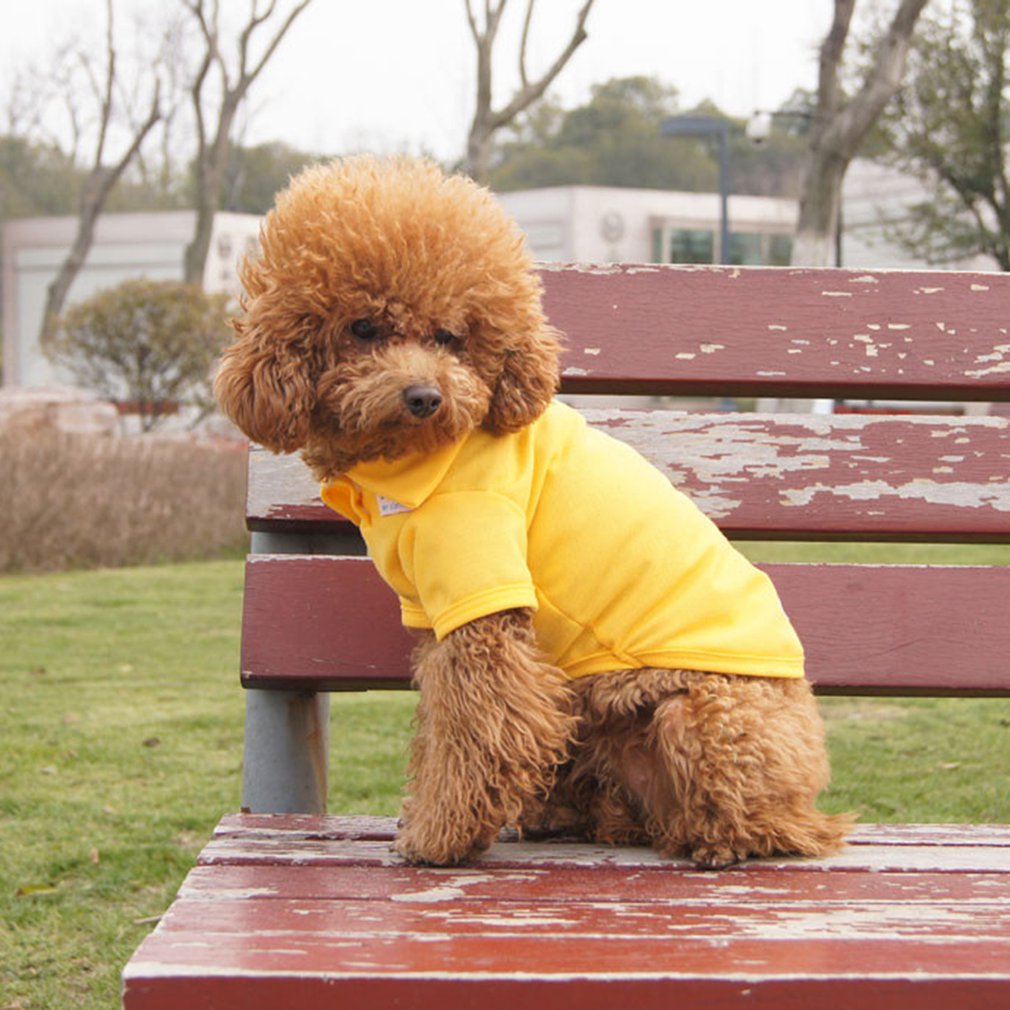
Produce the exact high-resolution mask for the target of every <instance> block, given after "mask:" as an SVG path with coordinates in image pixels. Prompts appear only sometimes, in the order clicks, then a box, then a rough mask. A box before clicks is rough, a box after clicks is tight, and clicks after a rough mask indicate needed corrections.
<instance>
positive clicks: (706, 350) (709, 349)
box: [699, 344, 726, 354]
mask: <svg viewBox="0 0 1010 1010" xmlns="http://www.w3.org/2000/svg"><path fill="white" fill-rule="evenodd" d="M699 349H700V351H701V353H702V354H715V352H716V351H725V350H726V345H725V344H702V345H701V347H700V348H699Z"/></svg>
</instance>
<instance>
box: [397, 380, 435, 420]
mask: <svg viewBox="0 0 1010 1010" xmlns="http://www.w3.org/2000/svg"><path fill="white" fill-rule="evenodd" d="M403 399H404V401H405V402H406V404H407V410H409V411H410V412H411V413H412V414H413V415H414V417H418V418H422V419H423V418H425V417H431V415H432V414H434V413H435V411H436V410H438V408H439V407H441V406H442V391H441V390H440V389H438V387H437V386H408V387H407V388H406V389H405V390H404V391H403Z"/></svg>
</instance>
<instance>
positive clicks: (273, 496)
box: [247, 410, 1010, 542]
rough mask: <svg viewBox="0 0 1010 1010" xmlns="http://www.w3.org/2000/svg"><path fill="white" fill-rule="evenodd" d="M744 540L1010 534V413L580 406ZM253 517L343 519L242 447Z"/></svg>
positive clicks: (293, 463)
mask: <svg viewBox="0 0 1010 1010" xmlns="http://www.w3.org/2000/svg"><path fill="white" fill-rule="evenodd" d="M584 413H585V414H586V416H587V418H588V419H589V421H590V423H591V424H594V425H596V426H598V427H600V428H602V429H604V430H606V431H608V432H610V433H611V434H612V435H614V436H615V437H616V438H618V439H621V440H622V441H625V442H627V443H628V444H630V445H632V446H633V447H634V448H635V449H637V450H638V451H639V452H640V453H642V455H643V456H645V457H646V458H647V459H649V460H650V461H651V462H652V463H653V464H655V465H656V466H657V467H659V469H660V470H662V471H663V472H664V473H665V474H666V475H667V476H668V477H669V479H670V481H671V482H672V483H673V484H675V485H676V486H677V487H679V488H681V489H682V490H684V491H685V492H686V493H687V494H689V495H690V496H691V497H692V498H693V499H694V501H696V502H697V504H698V505H699V507H700V508H701V509H702V510H703V511H705V512H706V513H707V514H708V515H709V516H710V517H711V518H712V519H714V520H715V521H716V523H717V524H718V525H719V526H720V527H721V528H722V529H723V531H724V532H725V533H726V534H727V535H728V536H731V537H736V538H746V539H771V538H776V539H796V540H801V539H818V540H822V539H823V540H839V539H849V540H891V541H922V540H928V541H931V542H941V541H947V542H950V541H962V542H963V541H973V540H974V541H979V542H1010V481H1008V479H1007V475H1008V472H1010V418H1008V417H963V418H956V419H952V418H931V417H876V416H857V415H846V416H828V417H825V416H816V415H810V414H804V415H800V414H795V415H788V416H786V415H778V416H764V415H758V414H720V415H711V414H677V413H673V412H670V411H658V410H657V411H620V410H587V411H585V412H584ZM250 473H251V480H250V484H249V489H250V497H249V503H248V510H247V515H248V520H249V525H250V528H251V529H253V530H256V531H263V532H267V531H273V530H284V529H291V528H299V527H301V528H302V529H305V530H307V529H309V528H312V529H315V530H325V529H327V528H333V527H338V526H341V525H344V522H343V520H342V519H341V517H340V516H338V515H336V513H334V512H333V511H332V510H330V509H329V508H327V507H326V506H325V505H324V504H323V503H322V502H321V501H320V500H319V495H318V488H317V486H316V484H315V482H314V481H313V480H312V478H311V476H310V475H309V473H308V471H307V470H306V469H305V467H304V466H302V464H301V463H300V462H299V461H298V460H297V459H292V458H290V457H278V456H273V455H271V454H270V453H266V452H263V451H256V452H254V453H253V454H252V456H251V459H250Z"/></svg>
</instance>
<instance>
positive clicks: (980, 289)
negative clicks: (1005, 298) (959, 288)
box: [971, 284, 989, 291]
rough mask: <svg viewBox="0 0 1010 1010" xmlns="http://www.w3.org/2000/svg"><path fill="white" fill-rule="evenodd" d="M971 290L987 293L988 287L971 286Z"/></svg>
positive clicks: (986, 285) (980, 285) (981, 285)
mask: <svg viewBox="0 0 1010 1010" xmlns="http://www.w3.org/2000/svg"><path fill="white" fill-rule="evenodd" d="M971 290H972V291H988V290H989V285H988V284H972V286H971Z"/></svg>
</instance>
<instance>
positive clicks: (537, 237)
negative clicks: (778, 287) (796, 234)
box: [500, 186, 797, 265]
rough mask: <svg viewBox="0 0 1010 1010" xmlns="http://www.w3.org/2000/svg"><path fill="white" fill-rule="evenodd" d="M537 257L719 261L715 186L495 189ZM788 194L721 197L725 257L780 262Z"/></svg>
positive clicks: (788, 225)
mask: <svg viewBox="0 0 1010 1010" xmlns="http://www.w3.org/2000/svg"><path fill="white" fill-rule="evenodd" d="M500 199H501V202H502V203H503V204H504V205H505V208H506V209H507V210H508V211H509V213H510V214H512V216H513V217H514V218H515V219H516V220H517V221H518V222H519V225H520V227H521V228H522V229H523V230H524V231H525V232H526V235H527V240H528V242H529V246H530V249H531V251H532V253H533V255H534V256H535V257H536V258H537V259H539V260H556V261H562V262H586V263H657V262H661V263H706V262H707V263H714V262H718V261H719V258H720V257H719V249H718V243H719V222H720V201H719V196H718V194H716V193H678V192H669V191H666V190H652V189H620V188H617V187H611V186H553V187H550V188H547V189H529V190H520V191H517V192H514V193H502V194H501V195H500ZM796 212H797V208H796V201H795V200H781V199H775V198H772V197H764V196H731V197H730V198H729V221H730V244H731V258H732V261H733V262H735V263H741V264H761V263H763V264H769V265H785V264H787V263H788V262H789V253H790V249H791V245H792V234H793V231H794V229H795V227H796Z"/></svg>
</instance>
